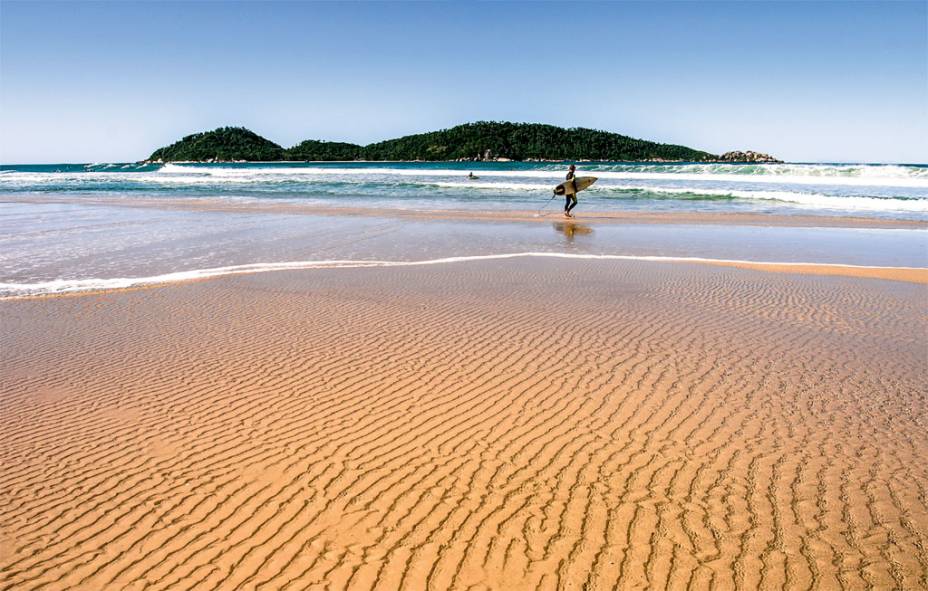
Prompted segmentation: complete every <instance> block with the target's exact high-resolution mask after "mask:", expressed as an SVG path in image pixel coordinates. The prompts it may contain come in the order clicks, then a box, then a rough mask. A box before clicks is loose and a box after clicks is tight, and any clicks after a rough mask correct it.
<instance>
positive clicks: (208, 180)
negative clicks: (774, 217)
mask: <svg viewBox="0 0 928 591" xmlns="http://www.w3.org/2000/svg"><path fill="white" fill-rule="evenodd" d="M578 168H579V170H578V175H594V176H597V177H599V181H598V182H597V183H596V184H595V185H594V186H593V187H592V188H591V189H589V190H587V191H584V192H583V193H582V194H581V195H580V201H581V203H580V207H581V209H580V211H581V212H582V211H583V209H586V210H588V211H590V210H596V211H656V212H674V211H680V212H742V213H755V214H761V215H763V214H783V215H792V214H803V215H818V216H823V217H828V216H836V215H837V216H841V215H853V216H857V217H861V216H863V217H873V218H895V219H900V218H901V219H910V220H928V167H926V166H923V165H862V164H777V165H731V164H699V163H694V164H628V163H579V167H578ZM470 172H473V174H474V175H475V176H477V177H479V178H477V179H473V180H472V179H469V178H468V173H470ZM564 174H565V170H564V166H563V165H560V164H552V163H446V162H442V163H409V162H403V163H247V164H209V165H203V164H165V165H151V164H150V165H144V164H86V165H74V164H69V165H16V166H0V297H4V296H7V297H8V296H11V295H12V296H16V295H27V294H36V293H56V292H67V291H75V290H80V289H93V288H101V287H103V288H105V287H120V286H125V285H135V284H142V283H144V282H145V281H146V278H149V279H150V278H157V277H162V278H163V277H165V276H167V277H168V279H167V280H173V279H183V278H189V277H197V276H212V275H215V274H226V273H228V272H232V271H229V270H230V269H233V270H234V269H241V270H243V271H251V270H254V269H253V268H251V267H242V266H243V265H245V266H254V268H266V269H271V268H276V267H275V265H276V266H280V265H284V267H283V268H285V266H286V265H295V266H297V267H298V268H302V267H310V268H311V267H313V266H314V265H315V266H326V265H327V266H339V265H341V266H349V265H354V264H358V263H359V262H360V263H365V262H371V261H377V264H394V263H407V262H416V261H419V262H426V261H444V260H447V259H449V258H450V259H454V260H457V258H458V257H475V256H480V257H483V256H495V255H501V254H513V253H522V252H533V253H549V254H558V253H566V254H575V255H584V256H586V255H609V256H615V255H618V256H643V257H648V256H655V257H669V258H674V257H703V258H723V259H739V260H755V261H786V262H818V263H842V264H858V265H876V266H916V267H924V266H928V232H926V231H924V230H921V229H848V228H827V227H811V228H810V227H804V228H790V227H770V228H759V227H757V226H752V227H744V226H737V225H705V226H697V225H693V226H687V225H680V224H672V225H661V224H637V225H636V224H598V225H595V226H586V225H584V224H583V223H582V219H581V220H580V221H578V222H577V223H574V224H567V225H565V224H564V223H563V221H562V220H559V219H557V217H558V216H557V215H556V213H555V212H556V211H557V209H559V207H560V199H558V200H557V201H555V203H554V205H551V202H550V198H551V195H552V193H551V189H552V187H553V186H555V185H556V184H557V183H559V182H561V181H562V180H563V176H564ZM101 198H102V199H101ZM153 198H154V199H157V200H158V202H160V203H167V204H168V206H165V207H151V206H150V205H149V206H146V207H144V208H139V207H131V206H132V205H136V204H140V203H144V202H151V201H152V199H153ZM172 199H177V200H178V202H180V200H183V201H184V202H185V203H187V204H189V203H190V200H193V202H194V203H195V202H196V200H198V199H202V200H204V202H206V201H209V202H210V203H212V204H216V203H217V202H219V203H220V204H221V203H223V202H228V203H229V204H230V205H235V206H236V207H232V208H229V209H228V210H221V209H220V210H217V208H215V207H213V208H211V209H204V210H198V209H197V208H195V207H194V208H189V207H187V208H172V207H170V206H169V204H170V201H171V200H172ZM288 203H297V204H302V205H308V206H310V209H311V208H312V206H316V205H318V206H319V207H320V208H332V207H352V208H372V209H376V210H378V212H379V214H380V215H379V216H360V217H359V216H338V215H334V216H329V217H326V218H320V217H318V216H306V215H297V214H293V213H282V212H275V208H274V204H288ZM252 204H266V205H269V206H270V207H266V208H253V207H249V205H252ZM546 205H547V206H548V211H549V212H551V214H552V216H551V217H552V219H551V220H550V221H546V222H543V223H534V224H526V223H505V222H494V223H488V222H478V221H450V220H444V221H442V220H431V221H427V220H424V219H423V220H419V219H416V220H409V219H397V218H391V217H390V216H389V215H384V211H385V210H386V211H387V212H388V211H389V210H406V211H408V210H429V211H434V210H481V211H505V210H529V211H532V210H537V209H540V208H541V207H544V206H546ZM126 206H130V207H126ZM300 209H301V210H304V209H305V208H300ZM825 221H826V220H823V225H824V224H825ZM301 266H302V267H301ZM217 269H218V270H219V271H217Z"/></svg>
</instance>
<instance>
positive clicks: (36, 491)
mask: <svg viewBox="0 0 928 591" xmlns="http://www.w3.org/2000/svg"><path fill="white" fill-rule="evenodd" d="M926 301H928V292H926V288H925V286H924V285H920V284H914V283H907V282H898V281H884V280H880V279H873V278H867V279H862V278H849V277H842V276H822V275H808V276H807V275H800V274H796V273H762V272H759V271H757V270H751V269H738V268H731V267H719V266H711V265H685V264H666V263H653V262H635V261H595V260H556V259H537V260H524V259H509V260H498V261H481V262H472V263H460V264H455V265H435V266H428V267H400V268H371V269H316V270H305V271H285V272H274V273H264V274H255V275H243V276H235V277H225V278H220V279H215V280H211V281H202V282H193V283H185V284H176V285H169V286H164V287H158V288H153V289H145V290H135V291H125V292H113V293H98V294H92V295H84V296H76V297H63V298H42V299H31V300H18V301H4V302H0V321H2V328H3V330H2V333H0V339H2V340H0V345H2V367H0V369H2V397H0V404H2V408H0V410H2V423H0V424H2V433H0V466H2V467H0V588H2V589H40V588H41V589H143V588H145V589H189V588H196V589H316V588H318V589H323V588H329V589H556V588H563V589H584V588H587V589H613V588H621V589H633V588H654V589H664V588H674V589H678V588H687V587H689V588H693V589H704V588H717V589H755V588H777V589H779V588H791V589H792V588H796V589H806V588H822V589H867V588H876V589H884V588H905V589H918V588H926V587H928V574H926V573H928V543H926V542H928V501H926V498H928V495H926V493H928V462H926V461H925V458H926V457H928V435H926V424H925V423H926V404H928V401H926V394H925V393H926V392H928V371H926V369H928V319H926Z"/></svg>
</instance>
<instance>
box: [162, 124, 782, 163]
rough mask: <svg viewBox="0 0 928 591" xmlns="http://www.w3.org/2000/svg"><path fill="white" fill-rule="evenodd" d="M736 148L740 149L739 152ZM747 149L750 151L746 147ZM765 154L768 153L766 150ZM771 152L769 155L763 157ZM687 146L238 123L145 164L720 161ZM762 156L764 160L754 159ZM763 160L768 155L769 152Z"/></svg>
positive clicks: (463, 129) (548, 128)
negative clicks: (286, 137)
mask: <svg viewBox="0 0 928 591" xmlns="http://www.w3.org/2000/svg"><path fill="white" fill-rule="evenodd" d="M738 154H741V153H740V152H739V153H738ZM752 154H753V153H752ZM763 156H766V154H764V155H763ZM768 158H770V157H768ZM718 159H719V156H717V155H715V154H710V153H708V152H703V151H701V150H694V149H692V148H688V147H686V146H678V145H674V144H660V143H657V142H649V141H646V140H641V139H636V138H632V137H628V136H624V135H620V134H617V133H609V132H606V131H599V130H595V129H586V128H581V127H577V128H571V129H565V128H563V127H555V126H554V125H543V124H539V123H507V122H488V121H480V122H477V123H467V124H464V125H458V126H456V127H452V128H450V129H443V130H441V131H432V132H428V133H419V134H415V135H407V136H404V137H401V138H397V139H392V140H386V141H383V142H377V143H374V144H369V145H367V146H359V145H357V144H350V143H345V142H327V141H320V140H306V141H304V142H301V143H299V144H297V145H296V146H293V147H292V148H286V149H285V148H283V147H281V146H279V145H278V144H275V143H274V142H272V141H270V140H267V139H265V138H263V137H261V136H259V135H258V134H256V133H254V132H252V131H250V130H248V129H245V128H243V127H220V128H219V129H215V130H213V131H207V132H203V133H196V134H193V135H188V136H187V137H185V138H183V139H182V140H180V141H178V142H175V143H173V144H171V145H170V146H166V147H164V148H160V149H158V150H155V152H154V153H152V155H151V156H150V157H149V158H148V160H149V161H151V162H177V161H197V162H228V161H272V160H294V161H297V160H317V161H335V160H475V161H476V160H613V161H622V160H626V161H688V162H702V161H712V160H718ZM754 161H763V160H759V159H758V160H754ZM769 161H774V159H773V158H770V160H769Z"/></svg>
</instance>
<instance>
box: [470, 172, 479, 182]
mask: <svg viewBox="0 0 928 591" xmlns="http://www.w3.org/2000/svg"><path fill="white" fill-rule="evenodd" d="M467 178H469V179H470V180H472V181H475V180H477V179H479V178H480V177H479V176H474V173H473V171H471V172H468V173H467Z"/></svg>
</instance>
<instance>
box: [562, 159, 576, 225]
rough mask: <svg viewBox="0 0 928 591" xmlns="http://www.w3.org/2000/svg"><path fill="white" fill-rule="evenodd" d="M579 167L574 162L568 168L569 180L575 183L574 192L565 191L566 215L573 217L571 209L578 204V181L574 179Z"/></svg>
mask: <svg viewBox="0 0 928 591" xmlns="http://www.w3.org/2000/svg"><path fill="white" fill-rule="evenodd" d="M576 172H577V167H576V166H575V165H573V164H571V165H570V168H568V169H567V180H568V181H571V184H572V185H573V188H574V192H573V193H569V192H568V193H564V197H565V199H566V201H564V217H568V218H572V217H574V216H573V215H571V213H570V210H571V209H573V208H575V207H576V206H577V182H576V181H575V180H574V179H575V178H576Z"/></svg>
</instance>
